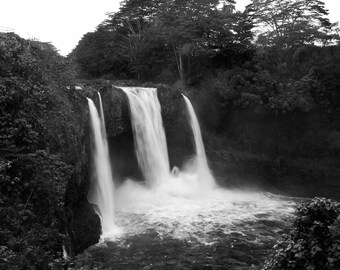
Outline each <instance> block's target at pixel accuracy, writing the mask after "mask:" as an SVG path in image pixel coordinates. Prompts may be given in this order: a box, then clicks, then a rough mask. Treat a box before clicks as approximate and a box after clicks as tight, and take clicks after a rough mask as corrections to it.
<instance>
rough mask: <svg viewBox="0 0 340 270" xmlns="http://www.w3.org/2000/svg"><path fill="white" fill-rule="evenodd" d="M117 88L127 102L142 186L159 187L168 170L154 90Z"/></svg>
mask: <svg viewBox="0 0 340 270" xmlns="http://www.w3.org/2000/svg"><path fill="white" fill-rule="evenodd" d="M119 88H121V89H122V90H123V91H124V92H125V93H126V95H127V97H128V100H129V105H130V114H131V122H132V129H133V133H134V140H135V148H136V155H137V159H138V163H139V165H140V167H141V170H142V172H143V174H144V177H145V180H146V183H147V184H148V185H149V186H150V187H159V186H160V184H161V183H163V182H164V181H166V180H165V179H167V178H168V176H169V171H170V168H169V157H168V149H167V144H166V138H165V133H164V127H163V121H162V115H161V106H160V104H159V101H158V97H157V89H156V88H141V87H119Z"/></svg>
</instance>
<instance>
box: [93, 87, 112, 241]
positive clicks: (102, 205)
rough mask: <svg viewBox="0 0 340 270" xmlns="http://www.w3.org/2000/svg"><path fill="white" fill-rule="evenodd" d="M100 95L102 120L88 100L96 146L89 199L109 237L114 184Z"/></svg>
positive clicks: (103, 233)
mask: <svg viewBox="0 0 340 270" xmlns="http://www.w3.org/2000/svg"><path fill="white" fill-rule="evenodd" d="M98 95H99V100H100V112H101V118H100V117H99V114H98V111H97V109H96V106H95V105H94V103H93V101H92V100H91V99H88V105H89V110H90V121H91V129H92V135H93V145H94V147H93V150H92V155H93V164H94V170H93V174H92V178H93V179H92V186H91V190H90V192H89V195H88V199H89V201H90V202H91V203H93V204H95V205H96V206H97V207H96V211H97V212H98V215H99V216H100V218H101V224H102V235H107V234H110V233H111V232H112V231H113V230H114V229H115V224H114V183H113V179H112V170H111V165H110V159H109V151H108V145H107V138H106V130H105V121H104V114H103V107H102V103H101V97H100V94H99V93H98Z"/></svg>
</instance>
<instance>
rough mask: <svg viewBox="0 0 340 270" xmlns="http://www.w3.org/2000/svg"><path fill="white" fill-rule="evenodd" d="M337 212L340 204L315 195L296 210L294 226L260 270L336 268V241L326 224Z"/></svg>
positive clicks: (339, 246)
mask: <svg viewBox="0 0 340 270" xmlns="http://www.w3.org/2000/svg"><path fill="white" fill-rule="evenodd" d="M339 215H340V203H338V202H334V201H331V200H328V199H324V198H315V199H313V200H312V201H311V202H308V203H303V204H301V205H300V206H299V207H298V209H297V210H296V218H295V220H294V229H293V231H292V232H291V233H290V234H289V235H285V236H284V237H283V239H282V240H280V241H279V242H278V244H277V245H276V246H275V249H276V250H275V252H274V254H273V255H272V257H271V258H270V259H268V260H267V261H266V262H265V264H264V267H263V270H279V269H284V270H294V269H296V270H298V269H306V270H326V269H330V270H331V269H334V270H335V269H339V267H340V241H339V240H336V237H335V235H333V234H332V232H331V230H330V226H331V225H332V224H333V223H334V222H335V220H336V219H337V218H338V217H339Z"/></svg>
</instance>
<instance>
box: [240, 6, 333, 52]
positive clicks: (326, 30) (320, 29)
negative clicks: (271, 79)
mask: <svg viewBox="0 0 340 270" xmlns="http://www.w3.org/2000/svg"><path fill="white" fill-rule="evenodd" d="M246 11H247V13H248V14H249V15H250V16H251V18H252V19H253V22H254V24H255V25H256V26H257V28H258V31H259V35H258V43H260V44H261V45H268V46H279V47H280V48H291V47H294V46H299V45H301V44H314V43H320V44H327V43H328V42H331V41H332V40H333V38H334V37H335V36H334V35H333V33H332V29H334V27H335V26H336V25H335V24H332V23H331V22H330V21H329V19H328V18H327V15H328V11H327V10H326V9H325V3H324V2H323V1H320V0H295V1H292V0H252V3H251V4H250V5H248V6H247V8H246Z"/></svg>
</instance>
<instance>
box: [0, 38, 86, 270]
mask: <svg viewBox="0 0 340 270" xmlns="http://www.w3.org/2000/svg"><path fill="white" fill-rule="evenodd" d="M73 79H74V70H73V69H72V66H71V65H70V64H69V62H68V61H67V60H66V59H65V58H63V57H61V56H60V55H59V54H58V53H57V51H56V50H55V49H54V47H53V46H52V45H50V44H48V43H41V42H37V41H28V40H24V39H21V38H20V37H19V36H17V35H15V34H13V33H9V34H1V35H0V134H1V135H0V220H1V223H0V268H1V269H6V268H7V269H47V267H48V265H49V264H50V267H53V265H51V262H53V261H54V263H57V262H58V260H60V258H62V249H61V247H62V241H63V235H62V234H61V232H62V230H61V228H62V226H61V222H62V220H63V205H64V193H65V187H66V183H67V181H68V180H69V179H70V177H71V176H72V174H73V173H74V166H75V163H76V160H77V158H76V157H77V156H76V155H77V154H76V151H75V150H76V144H77V140H78V134H77V132H79V131H77V130H76V125H75V123H74V120H73V119H72V117H73V116H72V110H73V108H72V106H71V104H70V103H69V101H68V100H69V93H68V92H67V91H68V90H67V88H66V86H69V85H72V84H73Z"/></svg>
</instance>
